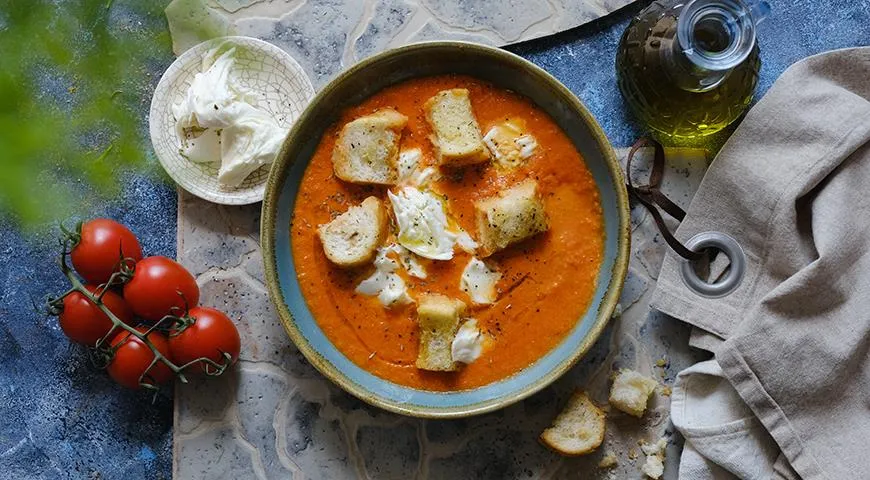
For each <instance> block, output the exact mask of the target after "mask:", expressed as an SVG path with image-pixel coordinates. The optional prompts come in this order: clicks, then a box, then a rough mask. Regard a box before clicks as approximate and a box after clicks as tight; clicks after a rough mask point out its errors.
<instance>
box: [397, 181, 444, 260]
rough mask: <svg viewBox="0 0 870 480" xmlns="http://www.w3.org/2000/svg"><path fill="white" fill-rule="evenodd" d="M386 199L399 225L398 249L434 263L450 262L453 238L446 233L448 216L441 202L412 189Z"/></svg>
mask: <svg viewBox="0 0 870 480" xmlns="http://www.w3.org/2000/svg"><path fill="white" fill-rule="evenodd" d="M387 195H388V196H389V198H390V203H391V204H392V205H393V213H395V215H396V223H397V224H398V225H399V238H398V241H399V244H400V245H402V246H403V247H405V248H407V249H408V250H410V251H412V252H414V253H416V254H417V255H420V256H421V257H425V258H431V259H433V260H450V259H451V258H453V245H454V244H455V243H456V234H454V233H452V232H450V231H448V230H447V214H446V213H445V212H444V205H443V204H442V203H441V200H439V199H438V198H437V197H436V196H435V195H434V194H432V193H431V192H423V191H420V190H418V189H416V188H414V187H402V188H401V189H400V190H399V192H398V193H396V194H394V193H393V192H387Z"/></svg>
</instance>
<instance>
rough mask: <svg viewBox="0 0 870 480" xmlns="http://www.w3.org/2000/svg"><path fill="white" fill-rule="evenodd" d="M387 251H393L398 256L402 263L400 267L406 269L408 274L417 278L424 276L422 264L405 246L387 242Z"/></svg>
mask: <svg viewBox="0 0 870 480" xmlns="http://www.w3.org/2000/svg"><path fill="white" fill-rule="evenodd" d="M385 249H386V251H387V252H393V253H395V254H396V255H397V256H398V257H399V262H401V263H402V267H403V268H404V269H405V270H407V271H408V275H410V276H412V277H417V278H426V269H425V268H423V264H422V263H420V261H419V260H417V257H416V256H415V255H414V254H413V253H411V252H410V251H408V249H407V248H405V247H403V246H401V245H397V244H395V243H391V244H389V245H388V246H387V247H385Z"/></svg>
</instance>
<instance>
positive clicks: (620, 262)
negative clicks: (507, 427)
mask: <svg viewBox="0 0 870 480" xmlns="http://www.w3.org/2000/svg"><path fill="white" fill-rule="evenodd" d="M445 73H457V74H467V75H471V76H474V77H477V78H481V79H484V80H488V81H490V82H492V83H494V84H496V85H498V86H501V87H503V88H507V89H510V90H513V91H515V92H519V93H521V94H523V95H525V96H526V97H528V98H529V99H531V100H532V101H533V102H534V103H535V104H537V105H538V106H539V107H540V108H542V109H543V110H544V111H546V112H547V113H548V114H549V115H550V116H552V117H553V119H555V121H556V122H557V123H558V124H559V126H560V127H561V128H562V129H563V130H564V131H565V133H566V134H567V135H568V136H569V137H570V138H571V140H572V141H573V143H574V145H575V146H576V147H577V149H578V150H579V151H580V153H581V154H582V156H583V158H584V159H585V161H586V163H587V165H588V167H589V169H590V170H591V172H592V175H593V177H594V178H595V181H596V183H597V185H598V188H599V190H600V194H601V203H602V207H603V211H604V220H605V222H604V223H605V225H604V226H605V233H606V241H605V251H604V259H603V262H602V263H601V270H600V272H599V276H598V286H597V289H596V291H595V294H594V297H593V299H592V303H591V306H590V307H589V309H588V311H587V312H586V313H585V314H584V315H583V316H582V317H581V318H579V319H578V320H577V324H576V326H575V327H574V328H573V329H572V330H571V331H570V332H569V333H568V335H567V336H566V337H565V339H564V340H563V341H562V342H561V343H560V344H559V345H557V346H556V347H555V348H553V350H551V351H550V352H549V353H548V354H547V355H545V356H544V357H543V358H541V359H539V360H538V361H537V362H535V363H533V364H532V365H530V366H528V367H527V368H525V369H524V370H522V371H520V372H518V373H517V374H515V375H513V376H511V377H509V378H506V379H504V380H501V381H498V382H495V383H492V384H489V385H486V386H483V387H479V388H475V389H471V390H462V391H454V392H431V391H424V390H417V389H414V388H409V387H405V386H402V385H398V384H395V383H392V382H390V381H387V380H384V379H382V378H379V377H376V376H374V375H372V374H371V373H369V372H367V371H366V370H364V369H362V368H360V367H358V366H357V365H356V364H354V363H353V362H352V361H350V360H349V359H348V358H347V357H345V356H344V355H343V354H342V353H341V352H340V351H338V349H336V347H335V346H334V345H333V344H332V343H331V342H330V341H329V339H328V338H327V337H326V335H325V334H324V332H323V331H322V330H321V329H320V327H319V326H318V324H317V322H316V321H315V319H314V318H313V317H312V314H311V312H310V311H309V309H308V307H307V305H306V303H305V299H304V298H303V297H302V293H301V291H300V288H299V282H298V281H297V277H296V270H295V268H294V264H293V256H292V248H291V241H292V240H291V238H290V220H291V218H292V214H293V207H294V203H295V200H296V193H297V191H298V190H299V184H300V181H301V179H302V175H303V172H304V171H305V167H306V166H307V165H308V162H309V160H310V159H311V156H312V153H313V152H314V150H315V148H316V147H317V144H318V142H320V138H321V136H322V134H323V132H324V131H325V130H326V128H327V127H328V126H329V125H331V124H332V123H333V122H335V121H336V119H337V117H338V115H339V113H340V112H341V111H342V110H344V109H345V108H347V107H349V106H352V105H355V104H358V103H359V102H360V101H362V100H363V99H365V98H366V97H369V96H371V95H372V94H374V93H376V92H378V91H379V90H381V89H383V88H384V87H387V86H389V85H392V84H395V83H398V82H402V81H403V80H407V79H409V78H413V77H420V76H428V75H438V74H445ZM260 228H261V232H260V235H261V242H262V247H263V257H264V261H265V270H266V280H267V284H268V288H269V294H270V296H271V298H272V301H273V302H274V304H275V307H276V308H277V311H278V314H279V315H280V318H281V322H282V323H283V324H284V328H285V329H286V330H287V333H288V335H289V336H290V338H291V339H292V340H293V342H294V343H295V344H296V346H297V347H298V348H299V350H300V351H301V352H302V353H303V354H304V355H305V357H306V358H307V359H308V360H309V361H310V362H311V363H312V364H313V365H314V366H315V367H316V368H317V369H318V370H320V371H321V372H322V373H323V374H324V375H326V376H327V377H328V378H329V379H331V380H332V381H334V382H335V383H336V384H338V385H339V386H341V387H342V388H343V389H345V390H347V391H348V392H350V393H351V394H353V395H355V396H357V397H359V398H360V399H362V400H364V401H366V402H368V403H370V404H372V405H376V406H378V407H382V408H384V409H386V410H390V411H393V412H398V413H401V414H405V415H411V416H416V417H427V418H453V417H464V416H470V415H475V414H480V413H484V412H488V411H492V410H495V409H498V408H502V407H505V406H507V405H509V404H511V403H514V402H517V401H519V400H521V399H523V398H525V397H528V396H529V395H531V394H533V393H535V392H537V391H538V390H540V389H542V388H544V387H545V386H547V385H548V384H550V383H551V382H553V381H554V380H555V379H557V378H558V377H559V376H560V375H562V374H563V373H565V372H566V371H567V370H568V369H569V368H570V367H571V366H572V365H574V364H575V363H576V362H577V361H578V360H579V359H580V358H582V357H583V355H584V354H585V353H586V352H587V351H588V350H589V348H590V347H591V346H592V345H593V343H594V342H595V340H596V339H597V338H598V336H599V335H600V334H601V331H602V330H603V329H604V327H605V325H606V324H607V322H608V321H609V320H610V317H611V314H612V312H613V309H614V307H615V306H616V303H617V301H618V299H619V293H620V290H621V288H622V283H623V279H624V278H625V273H626V269H627V267H628V252H629V210H628V199H627V193H626V190H625V185H624V180H623V174H622V170H621V168H620V166H619V164H618V163H617V160H616V157H615V155H614V152H613V149H612V148H611V146H610V144H609V143H608V141H607V138H606V137H605V135H604V132H602V130H601V128H600V127H599V125H598V123H597V122H596V121H595V119H594V118H593V117H592V115H591V114H590V113H589V111H588V110H587V109H586V107H584V106H583V104H582V103H581V102H580V101H579V100H578V99H577V97H576V96H574V94H572V93H571V92H570V91H569V90H568V89H567V88H566V87H565V86H564V85H562V84H561V83H559V81H557V80H556V79H555V78H553V77H552V76H551V75H549V74H548V73H547V72H545V71H544V70H542V69H540V68H538V67H537V66H535V65H534V64H532V63H530V62H528V61H526V60H524V59H522V58H521V57H518V56H516V55H514V54H512V53H509V52H506V51H504V50H500V49H496V48H491V47H486V46H482V45H477V44H471V43H464V42H429V43H419V44H413V45H409V46H405V47H401V48H398V49H395V50H390V51H388V52H385V53H382V54H380V55H376V56H374V57H371V58H369V59H367V60H364V61H362V62H360V63H358V64H356V65H354V66H353V67H351V68H350V69H348V70H347V71H345V72H344V73H342V74H341V75H339V76H338V77H337V78H336V79H335V80H333V81H332V82H331V83H330V84H329V85H327V86H326V87H325V88H324V89H323V90H322V91H321V92H320V93H319V94H318V95H317V96H316V97H315V98H314V100H313V101H312V103H311V105H310V106H309V107H308V108H307V109H306V110H305V112H303V113H302V116H301V117H300V118H299V120H298V121H297V122H296V124H295V125H294V126H293V129H292V130H291V131H290V134H289V135H288V137H287V140H286V142H285V143H284V147H283V150H282V151H281V153H280V154H279V156H278V159H277V160H276V162H275V164H274V165H273V166H272V170H271V172H270V174H269V180H268V182H267V185H266V196H265V199H264V203H263V214H262V219H261V227H260Z"/></svg>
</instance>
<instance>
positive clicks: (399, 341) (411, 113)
mask: <svg viewBox="0 0 870 480" xmlns="http://www.w3.org/2000/svg"><path fill="white" fill-rule="evenodd" d="M451 88H464V89H467V90H468V91H469V94H470V98H471V103H472V107H473V111H474V114H475V116H476V117H477V121H478V123H479V125H480V128H481V131H482V132H486V131H487V130H488V129H489V128H490V127H492V126H493V125H496V124H498V123H500V122H504V121H505V120H506V119H508V118H522V119H523V120H524V121H525V126H526V130H527V131H528V132H529V133H530V134H531V135H533V136H534V137H535V138H536V139H537V143H538V148H537V149H536V150H535V153H534V154H533V156H532V157H531V158H529V159H528V160H527V161H526V162H524V163H523V164H522V165H520V166H519V167H517V168H514V169H505V168H501V167H498V166H496V165H493V164H492V163H484V164H480V165H476V166H470V167H466V168H464V169H459V170H450V171H445V170H442V171H441V175H440V176H439V177H438V179H437V180H436V181H434V183H432V184H431V185H429V188H430V189H431V190H433V191H435V192H436V193H438V194H440V195H443V197H444V198H445V199H446V201H445V203H446V210H447V211H448V213H449V215H450V216H451V217H452V218H454V219H455V221H456V222H458V223H459V225H460V226H461V227H462V228H463V229H464V230H465V231H466V232H468V233H469V234H470V235H471V236H472V237H474V238H477V227H476V223H475V213H474V202H475V201H476V200H480V199H482V198H486V197H491V196H494V195H496V194H497V193H498V192H499V191H502V190H504V189H505V188H507V187H509V186H511V185H514V184H516V183H518V182H520V181H523V180H524V179H527V178H534V179H535V180H536V181H537V183H538V189H539V192H540V195H541V197H542V200H543V202H544V206H545V210H546V213H547V216H548V218H549V229H548V231H547V232H545V233H542V234H539V235H537V236H535V237H533V238H530V239H528V240H525V241H523V242H521V243H519V244H516V245H513V246H511V247H508V248H507V249H505V250H503V251H501V252H498V253H496V254H494V255H492V256H491V257H489V258H487V259H486V260H487V262H493V263H494V264H496V265H497V266H498V270H499V271H500V272H501V273H502V276H501V278H500V280H499V282H498V284H497V291H498V297H497V300H496V301H495V302H494V303H492V304H489V305H475V304H473V303H472V302H470V300H469V297H468V295H467V294H466V293H465V292H463V291H462V290H461V288H460V276H461V274H462V271H463V269H464V267H465V265H466V264H467V263H468V261H469V259H470V258H471V255H470V254H468V253H465V252H462V251H460V250H457V251H456V253H455V256H454V258H453V259H452V260H449V261H437V260H425V259H424V260H423V263H424V265H425V268H426V271H427V277H426V278H425V279H419V278H415V277H411V276H408V275H407V274H406V273H405V272H404V271H402V272H401V274H402V275H403V279H404V280H405V282H406V284H407V287H408V291H409V293H410V295H411V296H412V297H415V296H417V295H419V294H423V293H429V292H431V293H441V294H444V295H447V296H449V297H451V298H458V299H460V300H463V301H464V302H466V303H467V304H468V306H469V308H468V311H467V312H466V316H468V317H473V318H475V319H477V322H478V326H479V328H480V330H481V332H483V333H484V334H485V335H486V336H487V338H488V339H489V341H488V343H487V348H486V349H485V350H484V352H483V354H482V355H481V356H480V357H479V358H478V359H477V360H476V361H474V362H473V363H470V364H468V365H463V366H462V367H461V368H459V369H458V370H457V371H455V372H430V371H425V370H420V369H418V368H417V367H416V366H415V360H416V358H417V353H418V342H419V332H418V329H419V327H418V324H417V319H416V309H415V305H414V304H410V305H405V306H401V307H396V308H385V307H384V306H383V305H381V303H380V302H379V301H378V299H377V298H374V297H370V296H365V295H361V294H358V293H356V292H355V288H356V287H357V285H358V284H359V283H360V282H361V281H362V280H363V279H365V278H366V277H367V276H368V275H369V274H371V271H372V267H362V268H358V269H352V270H345V269H340V268H338V267H336V266H335V265H333V264H331V263H330V261H329V260H328V259H327V258H326V255H325V254H324V251H323V247H322V245H321V243H320V240H319V238H318V235H317V227H318V225H321V224H325V223H328V222H329V221H330V220H331V219H332V218H334V217H335V215H336V214H338V213H342V212H344V211H346V210H347V209H348V208H349V207H350V206H352V205H358V204H359V203H360V202H361V201H362V200H363V199H365V198H366V197H368V196H371V195H374V196H377V197H378V198H380V199H385V198H386V192H387V187H379V186H363V185H355V184H351V183H347V182H344V181H342V180H339V179H338V178H336V177H335V175H334V174H333V165H332V152H333V146H334V145H335V142H336V138H337V136H338V134H339V131H340V130H341V127H342V126H343V125H344V124H345V123H347V122H349V121H351V120H353V119H355V118H358V117H360V116H363V115H367V114H370V113H372V112H374V111H376V110H378V109H382V108H386V107H391V108H394V109H396V110H398V111H399V112H400V113H402V114H404V115H406V116H407V117H408V124H407V126H406V127H405V129H404V130H403V132H402V140H401V149H402V150H405V149H409V148H419V149H420V150H421V151H422V163H424V164H426V165H435V162H436V152H435V150H434V147H433V145H432V143H431V140H430V135H431V134H432V132H431V129H430V126H429V124H428V123H427V121H426V118H425V114H424V112H423V108H422V105H423V103H424V102H426V100H427V99H428V98H430V97H432V96H433V95H435V94H436V93H438V92H439V91H441V90H445V89H451ZM386 205H387V208H389V202H387V203H386ZM392 228H393V229H394V230H395V224H394V222H393V226H392ZM290 229H291V239H292V246H293V257H294V262H295V266H296V271H297V274H298V279H299V283H300V285H301V288H302V293H303V294H304V296H305V300H306V302H307V304H308V308H309V309H310V310H311V313H312V314H313V316H314V318H315V319H316V321H317V323H318V324H319V326H320V328H321V329H322V330H323V331H324V332H325V333H326V336H327V337H328V338H329V339H330V340H331V341H332V343H333V344H335V346H336V347H337V348H338V350H339V351H341V352H342V353H343V354H345V355H346V356H347V357H348V358H350V359H351V360H352V361H353V362H354V363H356V364H357V365H359V366H360V367H361V368H363V369H365V370H367V371H369V372H371V373H373V374H374V375H377V376H379V377H381V378H384V379H386V380H389V381H392V382H395V383H398V384H401V385H406V386H408V387H413V388H418V389H424V390H434V391H447V390H462V389H469V388H474V387H479V386H482V385H486V384H489V383H492V382H495V381H498V380H501V379H504V378H506V377H508V376H510V375H513V374H515V373H517V372H519V371H520V370H522V369H524V368H526V367H528V366H529V365H531V364H532V363H534V362H535V361H536V360H538V359H540V358H541V357H542V356H544V355H545V354H546V353H547V352H549V351H550V350H551V349H552V348H553V347H555V346H556V345H557V344H558V343H559V342H560V341H562V339H563V338H565V335H566V334H567V333H568V332H569V331H570V330H571V329H572V328H573V327H574V326H575V325H576V323H577V321H578V319H580V318H581V317H582V316H583V315H584V313H585V311H586V310H587V308H588V307H589V304H590V301H591V299H592V295H593V292H594V290H595V288H596V282H597V277H598V270H599V267H600V264H601V261H602V255H603V250H604V233H603V217H602V211H601V204H600V199H599V192H598V188H597V186H596V184H595V181H594V180H593V178H592V175H591V174H590V172H589V170H588V168H587V167H586V164H585V163H584V161H583V158H581V156H580V154H579V153H578V152H577V150H576V149H575V147H574V145H573V144H572V143H571V141H570V140H569V139H568V137H567V136H566V135H565V133H564V132H562V130H561V129H560V128H559V127H558V126H557V125H556V123H555V122H554V121H553V119H551V118H550V117H549V116H548V115H547V114H546V113H544V112H543V111H542V110H541V109H539V108H538V107H537V106H535V105H534V104H533V103H532V102H531V101H529V100H528V99H526V98H525V97H523V96H521V95H518V94H516V93H513V92H510V91H508V90H505V89H501V88H498V87H496V86H494V85H492V84H489V83H487V82H484V81H481V80H478V79H474V78H471V77H465V76H452V75H450V76H436V77H426V78H420V79H413V80H409V81H406V82H403V83H401V84H398V85H395V86H392V87H389V88H386V89H384V90H382V91H381V92H379V93H377V94H376V95H374V96H372V97H371V98H368V99H367V100H365V101H364V102H362V103H361V104H360V105H357V106H355V107H353V108H350V109H349V110H347V111H345V112H343V113H342V115H341V118H340V119H339V120H338V121H337V122H336V123H335V125H333V126H331V127H330V128H329V129H328V130H327V131H326V133H325V134H324V136H323V138H322V139H321V141H320V144H319V146H318V147H317V150H316V151H315V153H314V156H313V158H312V159H311V162H310V164H309V166H308V167H307V170H306V171H305V175H304V178H303V180H302V184H301V186H300V190H299V193H298V196H297V198H296V206H295V210H294V216H293V221H292V224H291V226H290Z"/></svg>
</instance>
